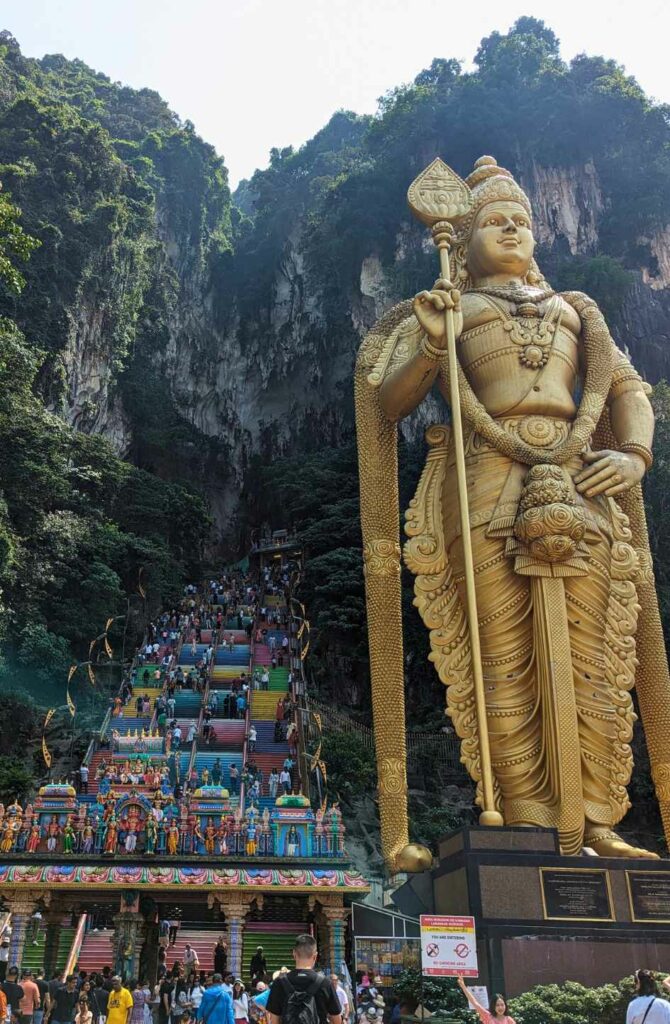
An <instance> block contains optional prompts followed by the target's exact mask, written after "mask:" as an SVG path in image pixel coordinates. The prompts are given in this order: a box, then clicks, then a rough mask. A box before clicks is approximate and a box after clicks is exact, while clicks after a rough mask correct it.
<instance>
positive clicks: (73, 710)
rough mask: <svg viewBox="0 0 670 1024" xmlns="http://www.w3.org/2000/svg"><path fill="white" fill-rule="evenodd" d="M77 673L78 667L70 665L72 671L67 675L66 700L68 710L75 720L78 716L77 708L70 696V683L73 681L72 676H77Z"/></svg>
mask: <svg viewBox="0 0 670 1024" xmlns="http://www.w3.org/2000/svg"><path fill="white" fill-rule="evenodd" d="M76 671H77V666H76V665H70V671H69V672H68V674H67V689H66V691H65V699H66V700H67V709H68V711H69V712H70V714H71V715H72V717H73V718H74V716H75V715H76V714H77V708H76V706H75V703H74V701H73V700H72V697H71V696H70V681H71V679H72V676H73V675H74V674H75V672H76Z"/></svg>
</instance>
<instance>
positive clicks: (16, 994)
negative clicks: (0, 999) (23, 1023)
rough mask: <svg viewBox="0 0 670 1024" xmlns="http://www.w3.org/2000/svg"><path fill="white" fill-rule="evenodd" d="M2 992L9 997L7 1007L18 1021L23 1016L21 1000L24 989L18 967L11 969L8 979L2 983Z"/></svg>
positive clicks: (8, 972)
mask: <svg viewBox="0 0 670 1024" xmlns="http://www.w3.org/2000/svg"><path fill="white" fill-rule="evenodd" d="M2 991H3V992H4V993H5V996H6V997H7V1005H8V1006H9V1010H10V1013H11V1015H12V1017H16V1019H17V1020H18V1019H19V1018H20V1016H21V1000H22V999H23V988H22V987H21V985H19V969H18V967H10V968H9V970H8V971H7V977H6V978H5V980H4V981H3V983H2Z"/></svg>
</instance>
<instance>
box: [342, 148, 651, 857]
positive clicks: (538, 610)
mask: <svg viewBox="0 0 670 1024" xmlns="http://www.w3.org/2000/svg"><path fill="white" fill-rule="evenodd" d="M442 167H443V168H445V171H447V172H449V171H450V169H449V168H446V166H445V165H442ZM450 173H452V174H453V172H450ZM454 178H456V176H455V175H454ZM456 180H457V181H459V182H460V179H458V178H456ZM460 185H461V186H463V188H464V189H465V188H467V192H468V205H467V207H466V208H465V209H466V211H467V212H466V213H465V214H464V215H463V216H461V217H460V219H459V218H453V224H452V223H447V224H446V225H443V231H446V234H447V237H448V240H449V245H450V252H449V277H450V279H451V280H445V279H440V280H438V281H437V283H436V284H435V285H434V286H433V288H432V290H429V291H424V292H421V293H420V294H419V295H417V296H416V297H415V299H414V300H413V302H404V303H401V304H400V305H399V306H396V307H395V308H394V309H393V310H391V311H390V313H389V314H387V315H386V317H385V318H384V319H383V320H382V321H380V323H379V324H377V325H376V327H374V328H373V330H372V331H371V333H370V334H369V335H368V337H367V338H366V340H365V341H364V343H363V345H362V348H361V350H360V352H359V358H358V364H357V376H356V402H357V427H358V435H359V465H360V472H361V508H362V511H361V518H362V525H363V537H364V558H365V567H366V588H367V599H368V620H369V626H370V649H371V662H372V675H373V707H374V712H375V733H376V734H377V759H378V765H379V771H380V788H381V795H382V803H383V804H384V801H385V807H386V811H385V810H384V806H382V835H383V837H384V834H385V850H386V854H387V861H389V862H390V863H392V864H394V866H396V867H398V866H400V867H402V866H403V864H402V858H401V859H400V861H397V860H395V858H396V857H397V856H398V854H399V853H400V852H401V851H402V848H403V843H404V842H406V838H405V836H406V832H405V831H404V825H403V824H402V822H401V821H400V818H399V817H398V816H397V815H398V814H399V812H398V811H397V810H394V806H393V805H394V801H395V804H396V805H398V804H399V803H402V800H401V801H398V797H399V796H400V797H402V794H403V792H404V787H405V785H406V784H405V779H404V761H403V760H402V757H399V756H398V753H397V738H398V732H397V713H398V704H397V701H396V700H395V691H394V692H393V693H391V689H390V688H391V687H392V686H393V685H395V684H394V683H393V680H394V679H396V680H399V686H400V693H402V648H401V646H399V645H401V640H399V639H398V637H399V636H400V637H401V635H402V630H401V628H398V627H399V616H400V612H399V607H400V601H399V582H397V583H395V582H394V583H393V586H397V588H398V590H397V594H398V600H397V606H398V616H397V618H394V615H395V612H394V611H393V609H392V608H391V606H390V605H389V604H388V601H387V597H386V594H387V592H388V586H389V580H393V581H397V580H398V576H399V571H400V565H399V554H400V551H399V547H398V543H397V529H398V504H397V503H398V497H397V481H396V477H397V471H396V462H395V459H396V450H395V449H396V430H397V428H396V424H397V422H398V421H400V420H402V419H403V418H404V417H406V416H408V415H409V414H410V413H411V412H412V411H413V410H414V409H416V407H417V406H418V405H419V404H420V403H422V402H423V400H424V399H425V398H426V397H427V396H428V394H429V392H430V391H431V389H432V388H433V386H434V385H436V386H437V388H438V389H439V391H440V392H441V395H442V397H443V398H444V399H445V400H446V401H447V402H448V401H449V396H450V392H449V370H448V363H447V360H446V359H445V353H446V349H447V336H446V323H447V320H448V319H449V316H452V315H453V322H454V326H455V337H456V354H457V360H458V374H457V377H458V385H459V392H460V402H461V409H462V422H463V450H464V461H465V480H466V486H467V496H468V499H469V533H470V537H471V543H472V551H473V561H474V576H473V579H474V589H475V592H476V605H477V619H478V623H479V634H480V642H481V666H482V673H483V679H484V693H485V721H486V723H487V728H488V743H489V747H490V763H491V774H492V790H493V794H494V800H495V809H496V812H497V814H496V816H497V817H500V816H501V820H503V821H504V822H505V823H506V824H509V825H529V826H545V827H553V828H556V829H557V830H558V833H559V837H560V843H561V849H562V850H563V852H564V853H570V854H575V853H578V852H579V851H580V850H581V848H582V847H583V846H588V847H591V848H592V849H593V850H594V851H595V852H597V853H598V854H601V855H605V856H634V857H647V856H654V855H653V854H649V853H647V852H646V851H645V850H642V849H639V848H636V847H633V846H631V845H629V844H628V843H626V842H624V841H623V840H622V839H621V838H620V837H619V836H618V835H617V834H616V832H615V831H614V828H615V826H616V824H617V823H618V822H619V821H620V820H621V818H622V817H623V816H624V814H625V812H626V810H627V808H628V806H629V801H628V796H627V792H626V785H627V783H628V780H629V778H630V774H631V768H632V758H631V749H630V745H629V744H630V739H631V736H632V727H633V721H634V718H635V716H634V713H633V704H632V700H631V695H630V690H631V688H632V686H633V685H634V682H635V679H636V667H637V665H638V660H639V661H640V662H641V666H640V669H638V673H637V674H638V679H637V683H638V693H639V696H640V704H641V707H642V713H643V720H644V721H645V728H646V731H647V739H648V742H649V741H650V739H651V741H652V742H651V743H650V750H652V747H653V746H654V742H655V741H656V739H657V733H658V731H659V730H658V728H655V729H654V732H653V735H651V734H650V724H651V723H653V722H654V721H656V716H657V713H658V706H657V705H658V703H659V701H658V699H657V697H655V696H654V694H653V693H652V690H653V686H654V685H655V684H654V683H652V682H651V681H650V677H651V676H652V675H654V674H657V675H658V674H663V673H664V678H666V679H667V666H666V662H665V655H664V652H663V646H662V636H661V633H660V628H659V626H658V616H657V614H656V616H655V618H654V611H653V608H656V604H655V596H654V588H653V576H652V574H651V561H650V556H649V548H648V542H647V537H646V527H645V522H644V514H643V510H642V503H641V496H640V489H639V486H638V485H639V483H640V481H641V480H642V478H643V476H644V474H645V472H646V470H647V469H648V468H649V466H650V465H651V462H652V453H651V444H652V437H653V429H654V417H653V413H652V409H651V405H650V402H649V398H648V393H649V388H648V386H647V385H645V384H644V382H643V381H642V380H641V378H640V376H639V375H638V373H637V372H636V371H635V369H634V368H633V366H632V365H631V363H630V361H629V359H628V358H627V356H626V355H625V354H624V353H623V352H622V351H621V350H620V349H619V348H617V346H616V345H615V344H614V342H613V340H612V338H611V336H610V334H609V331H608V329H607V325H606V323H605V321H604V319H603V317H602V314H601V313H600V311H599V309H598V307H597V306H596V304H595V303H594V302H593V301H592V300H591V299H589V298H588V297H587V296H585V295H583V294H581V293H575V292H573V293H565V294H556V293H555V292H554V291H553V289H552V288H551V287H550V286H549V284H548V283H547V281H546V280H545V279H544V278H543V276H542V274H541V273H540V271H539V268H538V266H537V264H536V263H535V260H534V259H533V251H534V247H535V241H534V238H533V225H532V212H531V206H530V202H529V200H528V197H527V196H526V195H525V193H524V192H523V190H522V189H521V188H520V186H519V185H518V184H517V183H516V181H515V180H514V179H513V177H512V175H511V174H510V173H509V172H508V171H507V170H505V169H504V168H502V167H499V166H498V165H497V163H496V161H495V160H494V159H493V158H492V157H482V158H481V159H480V160H478V161H477V164H476V165H475V169H474V171H473V173H472V174H471V175H470V176H469V177H468V178H467V179H466V181H465V185H464V183H463V182H460ZM413 187H414V186H413ZM447 187H449V186H447ZM442 198H443V197H442ZM410 201H411V192H410ZM426 222H428V221H426ZM438 228H440V225H439V224H435V226H434V228H433V234H434V237H435V235H436V229H438ZM449 233H450V234H449ZM436 244H437V239H436ZM443 273H444V271H443ZM447 310H452V311H453V312H452V313H451V314H447ZM445 419H446V417H445ZM426 437H427V441H428V444H429V454H428V459H427V463H426V466H425V469H424V472H423V475H422V477H421V480H420V482H419V486H418V490H417V493H416V496H415V498H414V499H413V501H412V502H411V505H410V508H409V511H408V512H407V514H406V519H407V523H406V527H405V531H406V533H407V535H408V537H409V540H408V541H407V543H406V545H405V561H406V563H407V565H408V566H409V568H410V569H411V570H412V571H413V572H414V573H415V575H416V581H415V595H416V596H415V602H414V603H415V605H416V606H417V607H418V609H419V612H420V614H421V616H422V617H423V621H424V624H425V626H426V627H427V628H428V629H429V631H430V642H431V650H432V653H431V655H430V657H431V660H432V661H433V662H434V664H435V667H436V670H437V672H438V673H439V677H440V679H441V680H442V682H443V683H445V684H446V686H447V711H448V714H449V715H450V716H451V718H452V719H453V722H454V725H455V728H456V731H457V733H458V735H459V737H460V739H461V741H462V746H461V752H462V758H463V760H464V763H465V764H466V766H467V768H468V770H469V772H470V774H471V776H472V778H473V779H474V780H475V781H476V782H477V783H478V784H479V785H478V799H479V801H480V802H481V801H482V788H481V780H482V773H481V759H480V752H481V748H480V735H479V731H478V720H477V715H476V707H475V704H476V700H475V696H476V695H475V693H474V689H473V670H472V657H473V651H472V644H471V637H470V630H469V626H468V621H469V620H468V617H467V614H466V610H467V607H468V606H467V595H466V571H465V564H464V551H463V543H462V531H461V521H460V516H459V512H460V510H459V489H458V486H457V473H456V456H455V439H454V435H453V431H452V430H451V428H450V427H449V426H447V425H436V426H433V427H431V428H429V429H428V431H427V434H426ZM642 594H644V600H641V595H642ZM647 603H648V604H649V608H645V612H646V614H647V618H646V619H645V625H644V629H645V640H646V643H645V647H644V650H643V648H642V645H639V646H638V648H637V651H636V629H638V616H639V617H640V625H641V623H642V615H643V611H642V610H641V607H640V606H641V604H645V606H646V605H647ZM652 604H653V608H651V605H652ZM647 644H648V645H649V652H650V653H649V654H647ZM652 645H653V652H654V653H653V656H654V658H658V659H659V661H658V664H659V665H660V664H661V663H662V666H663V671H662V672H660V670H659V672H658V673H655V671H654V669H653V668H652V666H651V662H650V661H649V660H646V659H647V658H651V647H652ZM401 699H402V698H401ZM646 708H648V709H649V710H648V711H647V712H646V715H645V709H646ZM659 735H660V734H659ZM659 751H660V747H659ZM652 753H653V750H652ZM659 757H661V758H662V760H663V761H664V762H665V761H668V758H667V757H663V755H662V753H660V754H658V755H657V756H656V767H655V776H654V777H655V779H656V782H657V791H658V792H659V796H663V794H665V799H666V800H667V799H668V798H669V797H670V792H666V790H668V786H667V782H668V781H669V780H670V765H667V764H662V763H659ZM653 764H654V757H653V756H652V765H653ZM664 779H665V782H664V781H663V780H664ZM659 784H660V788H659ZM662 810H663V801H662ZM666 810H667V808H666ZM394 815H395V816H396V817H395V818H394ZM668 821H669V822H670V818H668Z"/></svg>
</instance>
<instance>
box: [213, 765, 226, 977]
mask: <svg viewBox="0 0 670 1024" xmlns="http://www.w3.org/2000/svg"><path fill="white" fill-rule="evenodd" d="M222 770H223V769H222V767H221V758H220V757H217V759H216V760H215V762H214V764H213V765H212V785H213V786H220V785H221V772H222ZM223 973H225V972H223V971H219V974H223Z"/></svg>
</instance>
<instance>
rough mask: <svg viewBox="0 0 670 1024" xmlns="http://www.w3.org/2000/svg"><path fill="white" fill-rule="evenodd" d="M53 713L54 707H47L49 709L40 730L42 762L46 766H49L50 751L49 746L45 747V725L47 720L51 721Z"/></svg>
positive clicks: (47, 722)
mask: <svg viewBox="0 0 670 1024" xmlns="http://www.w3.org/2000/svg"><path fill="white" fill-rule="evenodd" d="M55 714H56V709H55V708H49V710H48V711H47V713H46V717H45V719H44V728H43V730H42V757H43V758H44V763H45V765H46V766H47V768H51V752H50V750H49V748H48V747H47V741H46V732H47V727H48V725H49V722H50V721H51V719H52V718H53V716H54V715H55Z"/></svg>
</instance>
